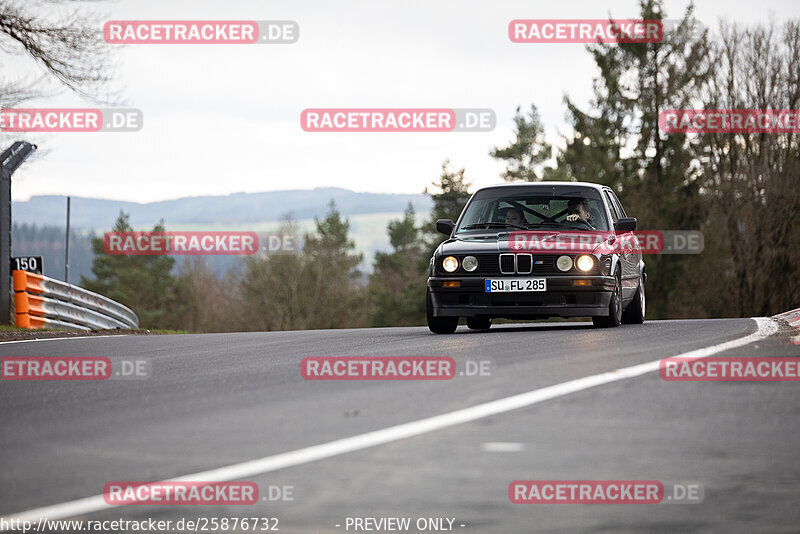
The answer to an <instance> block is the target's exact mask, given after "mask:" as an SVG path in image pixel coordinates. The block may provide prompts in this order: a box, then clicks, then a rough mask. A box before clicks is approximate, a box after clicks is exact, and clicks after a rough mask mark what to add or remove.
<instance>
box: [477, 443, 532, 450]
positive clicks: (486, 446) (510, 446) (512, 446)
mask: <svg viewBox="0 0 800 534" xmlns="http://www.w3.org/2000/svg"><path fill="white" fill-rule="evenodd" d="M481 450H483V451H485V452H520V451H524V450H525V444H524V443H517V442H514V441H488V442H486V443H481Z"/></svg>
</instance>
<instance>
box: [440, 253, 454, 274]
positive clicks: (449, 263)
mask: <svg viewBox="0 0 800 534" xmlns="http://www.w3.org/2000/svg"><path fill="white" fill-rule="evenodd" d="M442 267H444V270H445V271H447V272H448V273H452V272H455V270H456V269H458V260H457V259H456V258H454V257H453V256H447V257H446V258H445V259H444V261H443V262H442Z"/></svg>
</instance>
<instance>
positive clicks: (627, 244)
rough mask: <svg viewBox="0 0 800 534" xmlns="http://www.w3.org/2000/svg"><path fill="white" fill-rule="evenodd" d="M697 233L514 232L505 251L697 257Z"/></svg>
mask: <svg viewBox="0 0 800 534" xmlns="http://www.w3.org/2000/svg"><path fill="white" fill-rule="evenodd" d="M703 247H704V240H703V233H702V232H699V231H694V230H689V231H677V230H674V231H673V230H665V231H657V230H644V231H635V232H630V233H620V234H617V233H616V232H606V231H592V230H586V231H576V232H553V231H516V232H511V233H510V234H509V239H508V250H511V251H527V252H543V253H547V252H551V253H564V254H567V253H573V254H587V253H595V254H632V253H638V254H700V253H701V252H703Z"/></svg>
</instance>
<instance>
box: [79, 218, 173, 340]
mask: <svg viewBox="0 0 800 534" xmlns="http://www.w3.org/2000/svg"><path fill="white" fill-rule="evenodd" d="M129 219H130V217H129V215H127V214H126V213H124V212H122V211H121V212H120V214H119V217H117V221H116V223H115V224H114V228H113V231H115V232H131V231H133V228H131V225H130V222H129ZM164 231H165V229H164V221H163V220H162V221H161V222H159V223H158V224H157V225H156V226H154V227H153V232H164ZM92 251H93V252H94V261H93V263H92V274H94V276H95V278H94V279H88V278H86V277H81V286H82V287H84V288H86V289H88V290H89V291H94V292H96V293H100V294H101V295H103V296H105V297H108V298H110V299H112V300H116V301H117V302H120V303H122V304H125V305H126V306H128V307H129V308H131V309H132V310H133V311H134V312H136V314H137V315H138V316H139V325H140V326H141V327H142V328H166V327H169V326H171V325H170V324H169V321H171V320H172V318H173V317H174V316H175V315H177V314H178V313H177V309H176V306H177V305H178V302H177V300H178V299H177V298H176V292H177V291H178V289H179V283H178V280H177V279H176V278H175V277H174V276H173V275H172V274H171V273H172V268H173V266H174V265H175V260H174V259H173V258H171V257H169V256H159V255H154V256H144V255H141V256H136V255H110V254H106V252H105V250H104V249H103V238H102V237H97V238H95V239H93V240H92ZM165 321H166V322H165Z"/></svg>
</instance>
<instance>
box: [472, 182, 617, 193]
mask: <svg viewBox="0 0 800 534" xmlns="http://www.w3.org/2000/svg"><path fill="white" fill-rule="evenodd" d="M541 186H544V187H552V186H575V187H586V188H589V189H596V190H598V191H602V190H604V189H611V188H610V187H608V186H607V185H602V184H595V183H592V182H562V181H550V182H503V183H500V184H494V185H487V186H485V187H481V188H480V189H478V191H482V190H484V189H494V188H502V187H531V188H535V187H541Z"/></svg>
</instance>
